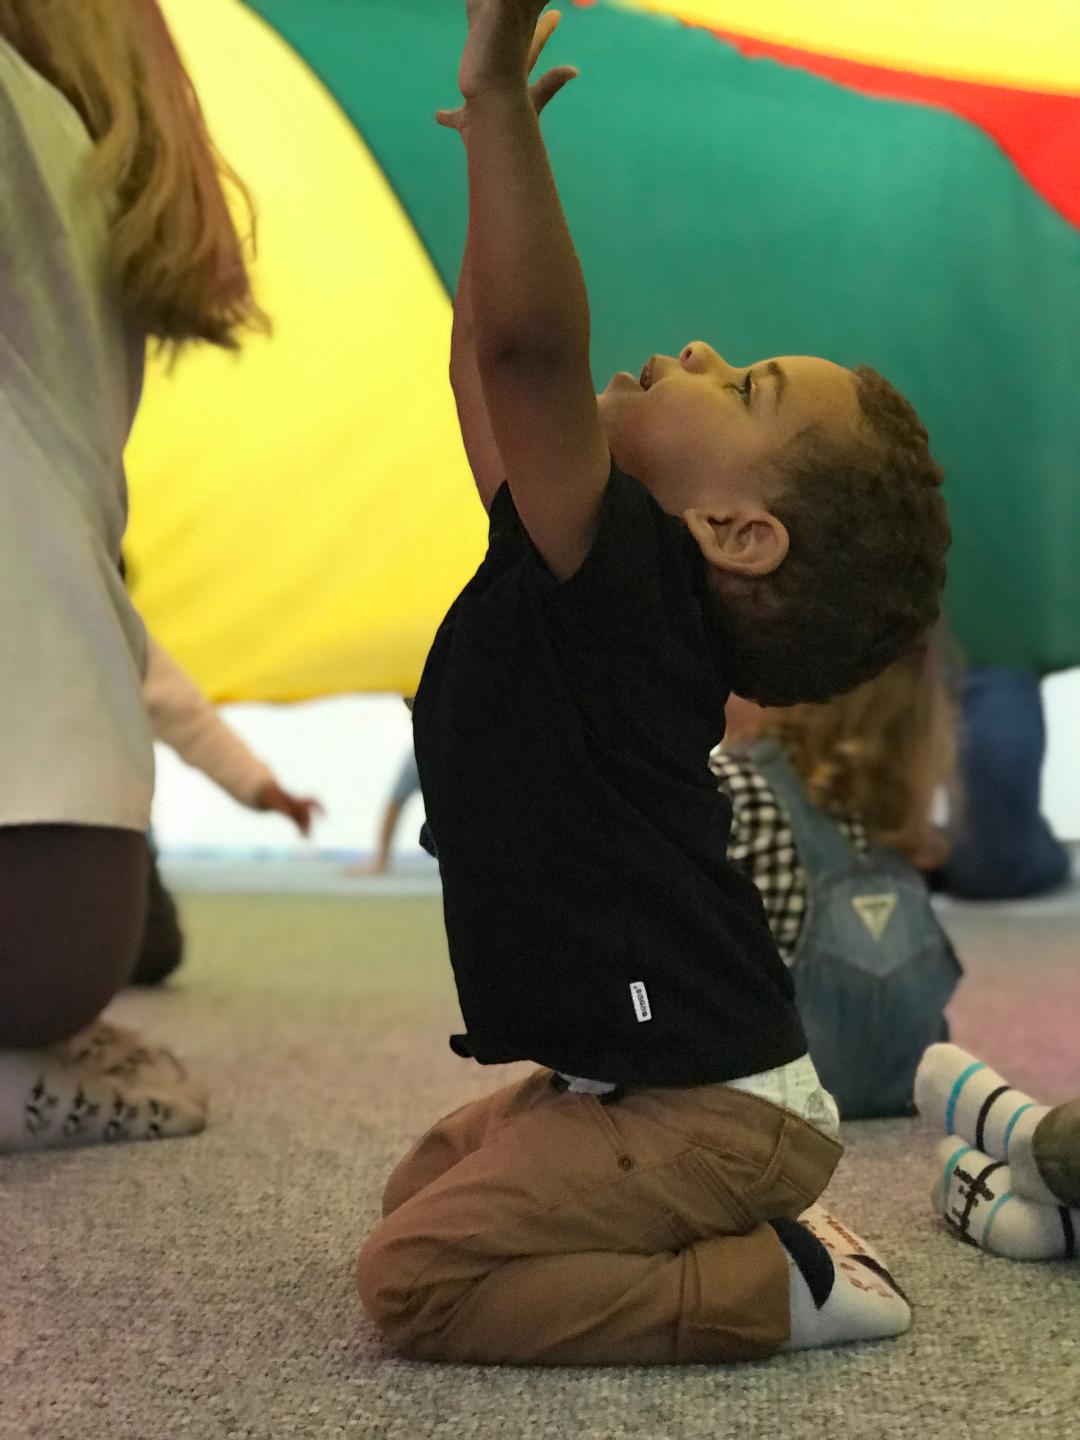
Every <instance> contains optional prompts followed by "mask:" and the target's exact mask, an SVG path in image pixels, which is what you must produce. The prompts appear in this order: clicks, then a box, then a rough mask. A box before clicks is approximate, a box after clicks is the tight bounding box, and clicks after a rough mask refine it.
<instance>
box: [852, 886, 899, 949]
mask: <svg viewBox="0 0 1080 1440" xmlns="http://www.w3.org/2000/svg"><path fill="white" fill-rule="evenodd" d="M851 903H852V905H853V906H854V909H855V913H856V914H857V915H858V917H859V919H860V920H861V921H862V922H863V924H864V925H865V926H866V928H867V929H868V930H869V931H870V934H871V935H872V936H873V937H874V939H875V940H880V939H881V937H882V935H884V934H885V927H886V925H888V923H889V921H890V920H891V919H892V915H893V911H894V910H895V909H896V893H895V891H890V893H889V894H887V895H856V896H855V897H854V898H853V899H852V902H851Z"/></svg>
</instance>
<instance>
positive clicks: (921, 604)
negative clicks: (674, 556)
mask: <svg viewBox="0 0 1080 1440" xmlns="http://www.w3.org/2000/svg"><path fill="white" fill-rule="evenodd" d="M854 373H855V376H856V380H857V391H858V397H859V405H860V407H861V410H862V415H863V418H864V422H865V423H864V425H863V427H862V432H863V433H862V436H861V437H860V438H859V439H857V440H856V441H855V442H854V443H853V444H851V445H847V446H844V447H843V449H840V448H838V447H837V446H836V445H835V444H834V443H831V442H828V441H826V440H825V438H824V437H823V436H822V435H821V434H820V433H819V432H817V431H816V430H814V429H813V428H811V430H809V431H805V432H803V434H802V435H801V436H800V437H799V438H798V443H797V445H794V446H793V447H792V448H791V450H789V454H788V456H787V457H786V458H785V459H784V460H783V461H782V462H781V468H780V478H781V488H780V491H779V493H778V494H777V495H776V496H775V497H774V498H773V499H772V500H771V501H770V502H769V508H770V510H771V511H772V513H773V514H774V515H775V516H776V517H777V519H779V520H781V521H783V523H784V525H786V527H787V529H788V533H789V536H790V541H791V544H790V549H789V551H788V555H787V558H786V559H785V560H784V562H783V563H782V564H781V565H780V566H779V567H778V569H777V570H775V571H774V572H773V573H772V574H770V575H766V576H763V577H762V576H755V577H753V578H749V577H736V576H731V575H723V576H721V577H717V579H716V581H715V590H714V596H715V611H716V614H715V619H716V621H717V624H718V625H719V627H720V628H721V630H722V631H723V632H724V633H725V638H726V640H727V642H728V645H729V647H730V653H731V655H732V657H733V668H732V673H731V675H730V682H731V687H732V690H733V691H734V692H735V694H737V695H742V696H744V697H745V698H746V699H748V700H756V701H757V702H758V703H759V704H761V705H797V704H802V703H805V702H813V703H819V704H820V703H824V702H825V701H827V700H831V699H832V698H833V697H834V696H836V695H842V694H844V693H845V692H847V691H848V690H852V689H854V688H855V686H857V685H861V684H862V683H863V682H864V681H866V680H870V679H872V678H873V677H874V676H875V675H878V674H880V672H881V671H882V670H884V669H885V667H886V666H887V665H890V664H891V663H892V662H893V661H894V660H896V659H899V658H900V656H902V655H904V654H906V653H907V652H908V651H910V650H912V649H913V648H914V647H915V646H916V645H917V644H919V642H920V641H921V639H922V637H924V636H925V634H926V632H927V631H928V630H929V629H930V628H931V627H932V626H933V624H934V623H935V621H936V620H937V618H938V614H939V611H940V604H941V593H942V590H943V589H944V586H945V552H946V551H947V550H948V548H949V543H950V540H951V535H950V531H949V521H948V517H947V515H946V511H945V501H944V497H943V496H942V494H941V482H942V471H941V467H940V466H939V465H938V464H937V463H936V462H935V460H934V459H933V457H932V456H931V454H930V450H929V446H928V443H927V441H928V437H927V434H926V430H925V429H924V428H923V425H922V423H921V421H920V420H919V417H918V416H917V415H916V413H915V411H914V409H913V408H912V406H911V405H910V404H909V403H908V402H907V400H905V399H904V397H903V396H902V395H901V394H900V392H899V391H898V390H896V389H894V388H893V386H892V385H890V384H889V382H888V381H887V380H886V379H884V377H883V376H881V375H879V374H878V372H877V371H876V370H872V369H871V368H870V367H869V366H861V367H860V368H859V369H857V370H856V371H855V372H854Z"/></svg>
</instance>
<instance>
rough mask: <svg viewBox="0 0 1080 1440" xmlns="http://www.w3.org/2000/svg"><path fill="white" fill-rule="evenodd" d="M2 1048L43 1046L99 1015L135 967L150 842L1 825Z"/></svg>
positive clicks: (65, 828) (97, 832) (62, 828)
mask: <svg viewBox="0 0 1080 1440" xmlns="http://www.w3.org/2000/svg"><path fill="white" fill-rule="evenodd" d="M0 877H2V879H3V884H2V886H0V1048H4V1049H37V1048H39V1047H41V1046H44V1045H50V1044H53V1043H55V1042H57V1041H59V1040H65V1039H67V1038H68V1037H69V1036H71V1035H74V1034H76V1033H77V1032H78V1031H79V1030H80V1029H82V1028H83V1027H84V1026H85V1025H88V1024H89V1023H90V1022H91V1021H92V1020H94V1019H96V1017H97V1016H98V1015H100V1013H101V1012H102V1010H103V1009H104V1008H105V1006H106V1005H107V1004H108V1003H109V1001H110V1000H111V999H112V997H113V996H114V995H115V994H116V992H117V991H118V990H119V989H120V988H121V987H122V986H123V985H124V984H125V983H126V981H127V979H128V977H129V975H130V974H131V971H132V969H133V967H134V964H135V955H136V950H137V946H138V943H139V937H140V935H141V933H142V925H143V917H144V913H145V904H146V842H145V838H144V837H143V836H142V835H139V834H137V833H136V832H133V831H125V830H108V829H104V828H97V827H90V826H73V825H29V826H9V827H4V828H2V829H0Z"/></svg>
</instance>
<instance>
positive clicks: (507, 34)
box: [458, 0, 547, 100]
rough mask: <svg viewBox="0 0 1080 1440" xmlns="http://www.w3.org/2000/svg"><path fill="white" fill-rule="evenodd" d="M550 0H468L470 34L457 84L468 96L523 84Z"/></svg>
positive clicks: (467, 98)
mask: <svg viewBox="0 0 1080 1440" xmlns="http://www.w3.org/2000/svg"><path fill="white" fill-rule="evenodd" d="M546 3H547V0H466V5H465V10H466V13H467V15H468V17H469V35H468V39H467V40H466V41H465V49H464V51H463V52H462V55H461V66H460V68H459V70H458V86H459V88H460V90H461V93H462V95H464V97H465V99H466V100H471V99H472V98H473V97H474V96H476V95H480V94H482V93H483V92H484V91H486V90H498V89H507V88H509V87H513V86H515V85H523V84H524V83H525V78H526V76H527V75H528V73H529V68H530V67H529V53H530V47H531V46H532V43H533V37H534V35H535V33H536V22H537V20H538V19H539V18H540V12H541V11H542V10H543V8H544V6H545V4H546Z"/></svg>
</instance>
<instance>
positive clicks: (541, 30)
mask: <svg viewBox="0 0 1080 1440" xmlns="http://www.w3.org/2000/svg"><path fill="white" fill-rule="evenodd" d="M480 8H481V7H480V5H479V4H477V5H472V4H470V6H469V12H470V13H469V25H470V29H469V42H468V43H469V44H471V43H472V38H473V30H472V19H473V17H472V11H473V10H474V9H477V10H478V9H480ZM487 8H491V9H498V8H505V7H504V6H502V5H499V4H488V6H487ZM513 8H517V9H522V10H524V9H532V10H533V11H535V10H536V9H537V8H538V7H537V6H536V4H535V3H533V4H531V5H518V6H516V7H513ZM561 19H562V16H561V15H560V13H559V11H558V10H547V11H545V13H544V14H543V15H541V16H540V19H539V20H538V21H537V22H536V26H535V28H534V30H533V37H532V44H531V45H530V46H529V51H528V55H527V57H526V61H525V65H526V74H527V75H531V74H532V72H533V71H534V70H535V69H536V64H537V61H538V60H539V59H540V56H541V55H542V54H543V53H544V49H545V47H546V45H547V43H548V41H549V40H550V39H551V37H552V35H554V34H555V31H556V30H557V29H558V27H559V21H560V20H561ZM467 49H468V44H467V46H466V51H467ZM464 66H465V61H464V59H463V61H462V69H463V70H464ZM577 75H578V71H577V69H576V67H575V66H573V65H558V66H556V67H555V69H553V70H548V71H547V72H546V74H544V75H541V77H540V79H539V80H536V81H534V82H533V84H532V85H531V86H530V88H529V94H530V95H531V96H532V102H533V105H534V106H535V107H536V113H537V114H538V115H539V114H540V113H541V111H542V110H543V109H544V107H545V106H546V105H547V103H548V102H549V101H550V100H553V99H554V98H555V96H556V95H557V94H558V93H559V91H560V90H561V89H562V88H563V86H564V85H566V84H567V83H568V82H569V81H571V80H574V79H576V78H577ZM459 83H460V77H459ZM461 88H462V94H465V93H466V91H465V87H464V85H462V87H461ZM435 119H436V120H437V121H438V122H439V124H440V125H445V126H446V127H447V129H449V130H459V131H460V130H461V128H462V127H463V125H464V123H465V107H464V105H459V106H458V107H457V108H456V109H454V110H437V111H436V112H435Z"/></svg>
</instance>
